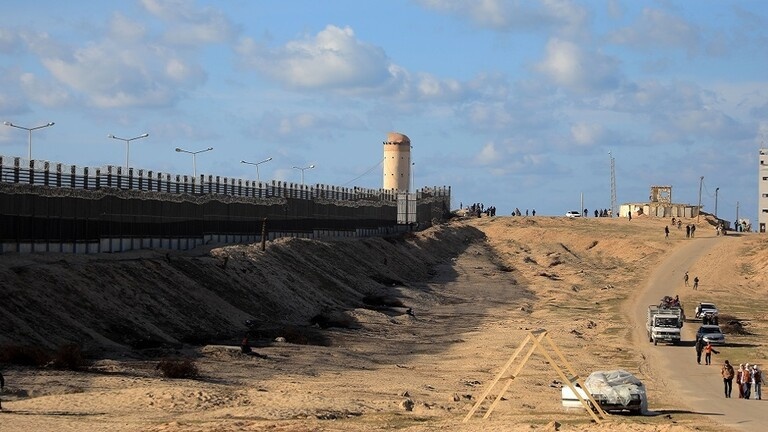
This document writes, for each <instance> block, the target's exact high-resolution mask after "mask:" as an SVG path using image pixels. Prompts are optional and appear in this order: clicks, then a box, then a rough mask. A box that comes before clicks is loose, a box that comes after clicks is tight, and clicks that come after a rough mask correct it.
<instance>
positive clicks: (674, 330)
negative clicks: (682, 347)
mask: <svg viewBox="0 0 768 432" xmlns="http://www.w3.org/2000/svg"><path fill="white" fill-rule="evenodd" d="M684 321H685V315H684V313H683V309H682V308H681V307H662V306H658V305H650V306H648V317H647V319H646V322H645V329H646V331H647V332H648V342H653V344H654V345H657V344H658V343H659V341H661V342H667V343H672V344H678V343H679V342H680V329H681V328H682V327H683V322H684Z"/></svg>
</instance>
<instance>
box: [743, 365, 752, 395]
mask: <svg viewBox="0 0 768 432" xmlns="http://www.w3.org/2000/svg"><path fill="white" fill-rule="evenodd" d="M750 371H751V368H750V367H749V363H744V372H742V374H741V383H742V385H743V386H744V399H749V396H750V395H751V394H752V373H751V372H750Z"/></svg>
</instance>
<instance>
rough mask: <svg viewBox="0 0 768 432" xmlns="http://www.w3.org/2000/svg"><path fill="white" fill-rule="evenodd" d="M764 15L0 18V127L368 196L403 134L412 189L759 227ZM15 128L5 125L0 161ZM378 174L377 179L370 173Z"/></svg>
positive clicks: (35, 12) (59, 158) (83, 148)
mask: <svg viewBox="0 0 768 432" xmlns="http://www.w3.org/2000/svg"><path fill="white" fill-rule="evenodd" d="M767 71H768V2H765V1H762V0H753V1H749V0H745V1H724V0H698V1H611V0H602V1H566V0H542V1H534V0H530V1H513V0H508V1H503V0H478V1H463V0H370V1H359V0H337V1H333V0H329V1H316V0H296V1H277V0H274V1H247V0H239V1H192V0H190V1H187V0H124V1H109V2H105V1H75V2H61V1H36V0H28V1H23V2H22V1H16V0H8V1H5V2H4V3H3V14H2V15H0V84H1V85H0V121H10V122H13V123H15V124H18V125H21V126H24V127H35V126H38V125H42V124H46V123H48V122H55V123H56V124H55V125H54V126H52V127H49V128H45V129H41V130H37V131H35V132H34V133H33V149H32V151H33V158H34V159H37V160H49V161H55V162H61V163H65V164H70V165H78V166H90V167H101V166H106V165H115V166H122V165H124V164H125V156H126V155H125V153H126V145H125V143H124V142H123V141H119V140H114V139H110V138H108V137H107V136H108V135H110V134H113V135H115V136H118V137H123V138H131V137H135V136H139V135H141V134H143V133H149V137H147V138H144V139H139V140H135V141H132V142H131V145H130V165H131V166H132V167H135V168H143V169H147V170H153V171H160V172H169V173H174V174H176V173H178V174H185V173H190V174H191V171H192V160H191V159H192V158H191V156H190V155H187V154H183V153H177V152H175V151H174V149H175V148H176V147H181V148H184V149H187V150H190V151H197V150H201V149H205V148H208V147H213V148H214V149H213V150H212V151H210V152H207V153H204V154H200V155H198V156H197V172H198V174H200V173H203V174H213V175H220V176H226V177H235V178H245V179H254V178H255V176H256V173H255V169H254V167H253V166H249V165H246V164H241V163H240V161H241V160H247V161H254V162H257V161H261V160H263V159H266V158H268V157H271V158H273V159H272V160H271V161H270V162H267V163H264V164H262V165H260V166H259V174H260V178H261V180H262V181H264V180H272V179H275V180H285V181H289V182H297V183H298V182H300V177H301V173H300V171H299V170H296V169H293V168H292V167H293V166H302V167H303V166H308V165H310V164H314V165H315V166H316V168H315V169H312V170H307V171H305V177H306V182H307V183H312V184H314V183H325V184H331V185H343V186H361V187H370V188H379V187H381V184H382V176H381V169H380V168H376V169H372V168H374V167H376V166H377V165H378V164H379V163H380V162H381V160H382V158H383V153H382V145H381V143H382V141H384V140H385V139H386V135H387V133H388V132H390V131H397V132H401V133H404V134H406V135H408V136H409V137H410V139H411V142H412V145H413V149H412V158H413V162H414V165H413V168H414V171H413V174H414V184H415V186H416V187H423V186H443V185H446V186H451V187H452V191H453V201H454V202H453V206H454V207H457V206H458V205H459V203H460V202H462V203H464V204H465V205H466V204H468V203H472V202H482V203H485V205H486V206H488V205H495V206H496V207H497V208H498V214H509V213H510V212H511V211H512V210H513V209H514V208H515V207H519V208H520V209H521V210H523V211H524V209H534V208H535V209H536V210H537V212H538V213H539V214H550V215H562V214H564V213H565V211H566V210H570V209H577V208H578V207H579V206H580V202H581V197H582V196H583V199H584V206H585V207H587V208H588V209H590V212H591V211H592V209H594V208H608V207H610V184H611V182H610V158H609V152H611V154H612V155H613V157H614V159H615V166H616V186H617V198H618V202H619V204H620V203H624V202H636V201H644V200H646V199H647V197H648V195H649V192H650V186H652V185H671V186H672V188H673V189H672V198H673V200H674V201H675V202H683V203H691V204H697V203H698V199H699V186H700V178H701V177H702V176H703V177H704V181H703V188H702V204H703V205H704V210H705V211H709V212H713V211H714V207H715V190H716V188H719V192H718V194H717V206H718V215H719V216H721V217H724V218H726V219H729V220H734V219H735V217H736V211H737V210H736V209H737V206H738V209H739V210H738V211H739V216H740V217H747V218H750V219H752V220H753V223H754V222H756V219H757V211H758V209H757V198H758V194H757V155H758V149H759V148H760V146H761V144H762V143H764V142H765V141H766V137H767V136H768V118H767V117H768V98H767V96H768V72H767ZM27 151H28V145H27V132H26V131H23V130H20V129H16V128H12V127H5V126H2V125H0V155H4V156H8V157H11V156H19V157H23V158H25V159H26V156H27ZM365 173H368V174H365Z"/></svg>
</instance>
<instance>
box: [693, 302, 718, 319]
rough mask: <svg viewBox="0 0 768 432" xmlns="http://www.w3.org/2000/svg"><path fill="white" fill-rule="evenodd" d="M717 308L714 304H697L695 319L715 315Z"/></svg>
mask: <svg viewBox="0 0 768 432" xmlns="http://www.w3.org/2000/svg"><path fill="white" fill-rule="evenodd" d="M717 313H718V311H717V306H715V304H714V303H703V302H702V303H699V305H698V306H696V318H703V317H704V315H705V314H712V315H717Z"/></svg>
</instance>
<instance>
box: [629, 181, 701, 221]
mask: <svg viewBox="0 0 768 432" xmlns="http://www.w3.org/2000/svg"><path fill="white" fill-rule="evenodd" d="M700 210H701V209H700V208H699V206H697V205H692V204H676V203H674V202H672V186H651V195H650V196H649V197H648V202H633V203H624V204H621V205H620V206H619V217H627V215H628V214H629V212H632V216H637V215H641V214H644V215H648V216H651V217H659V218H673V217H675V218H680V217H682V218H689V219H690V218H695V217H697V216H698V215H699V212H700Z"/></svg>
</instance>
